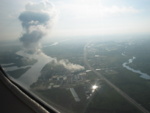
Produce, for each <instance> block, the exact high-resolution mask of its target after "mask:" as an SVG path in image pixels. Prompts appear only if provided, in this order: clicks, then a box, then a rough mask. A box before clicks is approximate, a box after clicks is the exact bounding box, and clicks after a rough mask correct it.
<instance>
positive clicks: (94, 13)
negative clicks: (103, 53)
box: [0, 0, 150, 40]
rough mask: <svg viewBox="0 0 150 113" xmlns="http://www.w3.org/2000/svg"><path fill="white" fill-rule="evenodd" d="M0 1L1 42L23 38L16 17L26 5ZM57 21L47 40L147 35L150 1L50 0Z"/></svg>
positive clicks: (20, 0) (18, 0) (17, 0)
mask: <svg viewBox="0 0 150 113" xmlns="http://www.w3.org/2000/svg"><path fill="white" fill-rule="evenodd" d="M39 1H40V0H30V1H25V0H0V15H1V16H0V40H7V39H9V40H13V39H18V38H19V37H20V36H21V35H22V32H23V30H22V27H21V22H20V21H19V19H18V17H19V15H20V13H21V12H23V11H24V10H25V6H26V4H28V3H29V2H30V3H32V2H39ZM49 1H50V2H51V3H53V4H54V6H55V9H56V11H55V13H56V15H55V16H56V18H55V21H54V23H53V25H52V26H51V28H50V29H49V31H48V35H47V36H46V37H47V38H52V37H66V36H67V37H68V36H89V35H90V36H92V35H105V34H109V35H110V34H149V33H150V7H149V6H150V0H49Z"/></svg>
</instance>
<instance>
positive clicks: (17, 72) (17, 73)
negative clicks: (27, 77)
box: [7, 67, 30, 79]
mask: <svg viewBox="0 0 150 113" xmlns="http://www.w3.org/2000/svg"><path fill="white" fill-rule="evenodd" d="M28 69H30V67H27V68H25V69H17V70H15V71H8V72H7V73H8V74H9V75H10V76H11V77H13V78H16V79H17V78H19V77H20V76H22V74H24V73H25V72H26V71H27V70H28Z"/></svg>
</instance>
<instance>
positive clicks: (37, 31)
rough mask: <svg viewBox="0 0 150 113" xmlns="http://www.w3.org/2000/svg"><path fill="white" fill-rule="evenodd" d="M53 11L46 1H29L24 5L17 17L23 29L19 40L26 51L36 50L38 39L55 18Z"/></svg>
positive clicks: (52, 7) (48, 28) (38, 43)
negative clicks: (23, 9)
mask: <svg viewBox="0 0 150 113" xmlns="http://www.w3.org/2000/svg"><path fill="white" fill-rule="evenodd" d="M55 13H56V12H55V9H54V6H53V5H52V4H51V3H50V2H48V1H45V2H40V3H32V2H30V3H28V4H27V5H26V7H25V11H23V12H22V13H21V14H20V15H19V17H18V18H19V20H20V21H21V23H22V27H23V31H24V32H23V34H22V36H21V37H20V41H21V42H22V43H23V45H24V47H25V49H27V51H28V50H29V51H32V52H36V51H37V49H39V47H40V46H39V45H40V42H39V40H40V39H42V38H43V37H44V35H45V34H46V33H47V31H48V30H50V28H51V25H52V24H53V21H54V20H55ZM34 46H36V47H34Z"/></svg>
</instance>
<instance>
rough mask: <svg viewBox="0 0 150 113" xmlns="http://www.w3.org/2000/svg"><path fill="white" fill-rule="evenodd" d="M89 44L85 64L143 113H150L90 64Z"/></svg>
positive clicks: (85, 51)
mask: <svg viewBox="0 0 150 113" xmlns="http://www.w3.org/2000/svg"><path fill="white" fill-rule="evenodd" d="M88 45H89V43H88V44H86V45H85V46H84V63H85V65H86V66H87V67H88V68H89V69H90V70H91V71H93V72H94V73H95V74H96V75H97V76H99V77H100V78H101V79H102V80H103V81H105V82H106V83H107V84H108V85H109V86H110V87H112V88H113V89H114V90H115V91H117V92H118V93H119V94H120V95H121V96H122V97H124V98H125V99H126V100H127V101H128V102H130V103H132V104H133V105H134V106H135V107H136V108H137V109H139V110H140V111H142V112H143V113H150V112H149V111H148V110H147V109H145V108H144V107H143V106H141V105H140V104H139V103H137V102H136V101H135V100H134V99H132V98H131V97H129V96H128V95H127V94H126V93H125V92H123V91H122V90H121V89H119V88H118V87H117V86H115V85H114V84H113V83H111V82H110V81H109V80H108V79H107V78H105V77H104V76H103V75H102V74H100V73H99V72H97V71H96V70H95V69H94V68H93V67H91V66H90V64H89V62H88V60H87V46H88Z"/></svg>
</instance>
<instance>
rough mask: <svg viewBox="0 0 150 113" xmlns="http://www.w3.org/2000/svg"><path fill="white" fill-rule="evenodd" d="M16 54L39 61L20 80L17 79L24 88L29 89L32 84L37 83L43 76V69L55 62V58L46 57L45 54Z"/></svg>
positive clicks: (19, 52) (21, 52)
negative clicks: (49, 63)
mask: <svg viewBox="0 0 150 113" xmlns="http://www.w3.org/2000/svg"><path fill="white" fill-rule="evenodd" d="M16 54H18V55H20V56H23V57H28V58H34V59H36V60H37V62H36V63H35V64H33V65H32V66H31V68H30V69H29V70H28V71H26V72H25V73H24V74H23V75H22V76H21V77H20V78H18V79H17V81H18V82H19V83H20V84H22V85H23V86H25V87H27V88H29V87H30V85H31V84H33V83H34V82H36V81H37V80H38V77H39V76H40V75H41V70H42V68H43V67H44V66H45V65H46V64H47V63H48V62H50V61H52V60H53V58H51V57H49V56H47V55H45V54H44V53H43V52H39V53H37V54H31V55H30V54H26V53H24V52H23V51H18V52H17V53H16Z"/></svg>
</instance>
